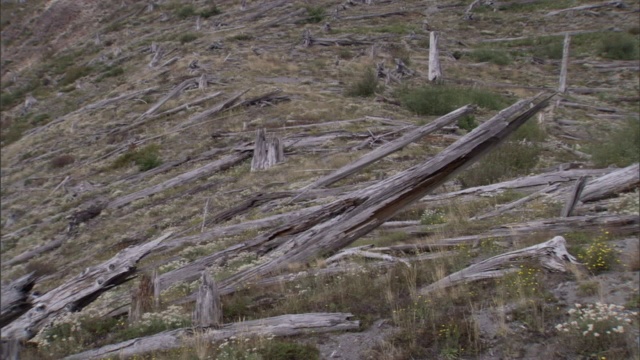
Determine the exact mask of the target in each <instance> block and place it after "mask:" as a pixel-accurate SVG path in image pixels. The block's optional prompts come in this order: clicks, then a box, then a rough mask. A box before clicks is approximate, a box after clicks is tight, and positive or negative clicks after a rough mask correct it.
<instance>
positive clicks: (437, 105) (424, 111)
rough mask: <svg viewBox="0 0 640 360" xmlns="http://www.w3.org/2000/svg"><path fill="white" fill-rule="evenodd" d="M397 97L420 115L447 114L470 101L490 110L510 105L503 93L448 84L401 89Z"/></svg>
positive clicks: (405, 105)
mask: <svg viewBox="0 0 640 360" xmlns="http://www.w3.org/2000/svg"><path fill="white" fill-rule="evenodd" d="M397 97H398V98H400V102H401V103H402V105H403V106H404V107H406V108H407V109H409V110H411V111H413V112H415V113H416V114H418V115H445V114H447V113H450V112H451V111H453V110H455V109H457V108H459V107H461V106H463V105H466V104H469V103H471V104H476V105H478V106H480V107H482V108H485V109H489V110H500V109H502V108H504V107H505V106H507V105H509V101H508V100H507V99H506V98H504V97H503V96H502V95H499V94H496V93H492V92H490V91H487V90H483V89H471V88H464V87H458V86H448V85H437V86H423V87H419V88H414V89H401V90H399V91H398V92H397Z"/></svg>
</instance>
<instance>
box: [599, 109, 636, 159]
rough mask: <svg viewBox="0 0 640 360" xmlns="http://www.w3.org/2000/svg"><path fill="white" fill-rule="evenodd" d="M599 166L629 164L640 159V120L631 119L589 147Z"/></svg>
mask: <svg viewBox="0 0 640 360" xmlns="http://www.w3.org/2000/svg"><path fill="white" fill-rule="evenodd" d="M587 151H589V152H590V153H591V155H592V156H593V157H592V161H593V162H594V164H595V165H596V166H598V167H606V166H609V165H616V166H620V167H624V166H628V165H631V164H633V163H636V162H639V161H640V121H639V120H637V119H629V120H627V122H626V123H625V124H624V125H623V126H622V127H621V128H619V129H618V130H615V131H614V132H612V133H611V134H610V135H609V136H607V137H606V138H605V139H603V140H602V141H599V142H597V143H595V144H594V145H592V146H590V147H588V150H587Z"/></svg>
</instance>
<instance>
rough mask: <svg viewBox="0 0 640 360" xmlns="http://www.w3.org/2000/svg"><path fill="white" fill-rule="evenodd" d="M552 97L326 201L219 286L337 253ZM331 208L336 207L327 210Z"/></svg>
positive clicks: (516, 108) (525, 103)
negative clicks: (272, 253) (269, 252)
mask: <svg viewBox="0 0 640 360" xmlns="http://www.w3.org/2000/svg"><path fill="white" fill-rule="evenodd" d="M549 99H550V96H548V95H544V96H543V95H540V96H537V97H534V98H532V99H528V100H521V101H519V102H517V103H516V104H514V105H512V106H510V107H509V108H507V109H505V110H503V111H501V112H500V113H499V114H497V115H496V116H494V117H493V118H492V119H491V120H489V121H487V122H485V123H484V124H482V125H480V126H479V127H478V128H476V129H475V130H474V131H472V132H470V133H469V134H467V135H466V136H464V137H462V138H461V139H460V140H458V141H457V142H455V143H454V144H452V145H451V146H449V147H448V148H447V149H445V150H444V151H442V152H441V153H440V154H438V155H437V156H436V157H434V158H433V159H430V160H429V161H427V162H425V163H423V164H420V165H416V166H414V167H412V168H410V169H408V170H405V171H403V172H401V173H399V174H397V175H395V176H393V177H391V178H389V179H386V180H383V181H381V182H379V183H377V184H375V185H372V186H370V187H368V188H365V189H363V190H360V191H356V192H355V193H353V194H348V195H346V196H343V197H342V198H340V199H338V200H337V201H336V202H334V203H332V204H328V205H326V207H323V209H322V210H320V211H318V212H317V215H316V216H317V217H321V216H322V217H329V218H330V220H328V221H323V222H320V223H318V224H317V225H315V224H313V225H312V227H309V228H307V229H305V230H304V231H303V232H301V233H299V234H297V235H294V236H293V237H292V238H291V239H289V240H286V241H285V242H284V243H283V244H282V245H280V246H278V249H279V251H277V253H279V254H281V255H280V256H278V257H275V258H272V259H271V260H270V261H268V262H266V263H263V264H261V265H258V266H256V267H254V268H251V269H248V270H245V271H243V272H240V273H238V274H235V275H233V276H231V277H229V278H227V279H225V280H223V281H222V283H221V288H224V287H226V286H233V287H235V286H236V285H238V284H246V283H247V282H249V281H251V280H253V279H255V278H256V277H259V276H263V275H265V274H268V273H271V272H273V271H276V270H278V269H281V268H283V267H285V266H287V265H288V264H291V263H304V262H306V261H307V260H308V259H310V258H311V257H314V256H317V255H318V254H321V253H330V252H335V251H337V250H340V249H342V248H343V247H345V246H347V245H349V244H351V243H352V242H353V241H355V240H356V239H358V238H360V237H362V236H364V235H365V234H367V233H369V232H370V231H372V230H373V229H375V228H376V227H378V226H380V225H381V224H382V223H384V222H385V221H387V220H388V219H389V218H391V217H392V216H393V215H395V214H396V213H397V212H398V211H400V210H402V209H403V208H404V207H406V206H407V205H409V204H411V203H412V202H414V201H416V200H418V199H420V198H421V197H423V196H424V195H425V194H426V193H427V192H429V191H431V190H433V189H434V188H436V187H437V186H439V185H441V184H442V183H443V182H445V181H446V179H447V178H448V177H450V176H452V175H453V174H455V173H456V172H457V171H460V170H461V169H462V168H463V167H464V166H465V165H469V164H471V163H472V162H473V161H475V160H476V159H478V158H479V157H481V156H482V155H483V154H484V153H486V152H488V151H489V150H491V149H492V148H493V147H494V146H496V145H497V144H499V143H500V142H501V141H502V140H504V138H505V137H506V136H507V135H509V134H511V133H512V132H513V131H515V129H517V128H518V127H519V126H520V125H522V124H523V123H524V122H525V121H526V120H527V119H529V118H530V117H531V116H533V115H535V113H537V112H538V111H539V110H541V109H542V108H544V107H545V106H546V104H547V101H548V100H549ZM328 207H333V208H334V209H333V210H332V211H328ZM297 222H298V219H291V220H290V222H289V223H290V224H296V223H297Z"/></svg>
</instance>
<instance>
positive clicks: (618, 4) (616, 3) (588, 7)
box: [545, 1, 626, 16]
mask: <svg viewBox="0 0 640 360" xmlns="http://www.w3.org/2000/svg"><path fill="white" fill-rule="evenodd" d="M607 6H613V7H616V8H625V7H626V5H625V3H623V2H622V1H607V2H604V3H600V4H588V5H581V6H575V7H572V8H568V9H560V10H554V11H550V12H548V13H547V14H546V15H545V16H554V15H558V14H562V13H563V12H567V11H581V10H591V9H598V8H601V7H607Z"/></svg>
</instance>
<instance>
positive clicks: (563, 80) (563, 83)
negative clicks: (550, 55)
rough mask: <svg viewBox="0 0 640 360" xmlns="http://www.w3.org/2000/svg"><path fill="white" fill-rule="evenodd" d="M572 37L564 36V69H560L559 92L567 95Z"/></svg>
mask: <svg viewBox="0 0 640 360" xmlns="http://www.w3.org/2000/svg"><path fill="white" fill-rule="evenodd" d="M570 43H571V36H569V34H566V35H565V36H564V46H563V47H562V67H561V68H560V87H559V88H558V92H561V93H565V92H566V91H567V71H568V70H567V69H568V68H569V44H570Z"/></svg>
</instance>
